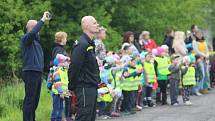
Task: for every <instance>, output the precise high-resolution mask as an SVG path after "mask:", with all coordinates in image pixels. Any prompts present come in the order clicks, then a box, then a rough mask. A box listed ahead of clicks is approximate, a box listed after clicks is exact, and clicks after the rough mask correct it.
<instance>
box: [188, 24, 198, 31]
mask: <svg viewBox="0 0 215 121" xmlns="http://www.w3.org/2000/svg"><path fill="white" fill-rule="evenodd" d="M190 29H191V32H196V31H198V30H199V29H198V26H197V25H195V24H193V25H192V26H191V28H190Z"/></svg>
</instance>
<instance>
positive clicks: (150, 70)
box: [144, 62, 156, 83]
mask: <svg viewBox="0 0 215 121" xmlns="http://www.w3.org/2000/svg"><path fill="white" fill-rule="evenodd" d="M144 69H145V71H146V78H147V82H149V83H154V82H155V81H156V80H155V79H156V75H155V69H154V64H151V63H148V62H144Z"/></svg>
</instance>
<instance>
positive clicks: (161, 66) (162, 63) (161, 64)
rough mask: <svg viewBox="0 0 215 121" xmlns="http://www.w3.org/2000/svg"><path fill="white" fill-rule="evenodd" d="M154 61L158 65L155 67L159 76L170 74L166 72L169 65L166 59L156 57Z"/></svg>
mask: <svg viewBox="0 0 215 121" xmlns="http://www.w3.org/2000/svg"><path fill="white" fill-rule="evenodd" d="M155 60H156V61H157V63H158V66H157V71H158V74H161V75H168V74H170V72H169V70H168V68H169V66H170V64H169V61H168V58H167V57H163V58H161V57H156V58H155Z"/></svg>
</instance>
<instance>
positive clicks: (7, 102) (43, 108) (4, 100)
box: [0, 83, 52, 121]
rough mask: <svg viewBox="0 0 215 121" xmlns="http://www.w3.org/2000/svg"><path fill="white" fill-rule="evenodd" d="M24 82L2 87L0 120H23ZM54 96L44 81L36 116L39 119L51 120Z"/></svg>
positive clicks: (40, 120)
mask: <svg viewBox="0 0 215 121" xmlns="http://www.w3.org/2000/svg"><path fill="white" fill-rule="evenodd" d="M23 98H24V84H23V83H19V84H13V85H10V86H6V87H4V88H2V89H0V121H22V110H21V109H22V102H23ZM51 110H52V98H51V94H50V93H48V90H47V88H46V85H45V83H43V86H42V90H41V95H40V102H39V106H38V108H37V112H36V117H37V120H38V121H49V120H50V114H51Z"/></svg>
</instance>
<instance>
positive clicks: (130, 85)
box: [122, 68, 138, 91]
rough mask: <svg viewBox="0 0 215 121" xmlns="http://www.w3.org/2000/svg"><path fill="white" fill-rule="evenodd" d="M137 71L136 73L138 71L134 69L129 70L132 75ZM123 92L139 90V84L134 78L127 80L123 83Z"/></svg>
mask: <svg viewBox="0 0 215 121" xmlns="http://www.w3.org/2000/svg"><path fill="white" fill-rule="evenodd" d="M135 71H136V69H132V68H129V69H128V73H129V74H131V73H133V72H135ZM122 90H125V91H133V90H138V86H137V82H136V80H135V79H134V77H133V76H132V77H128V78H125V79H124V80H123V81H122Z"/></svg>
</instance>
